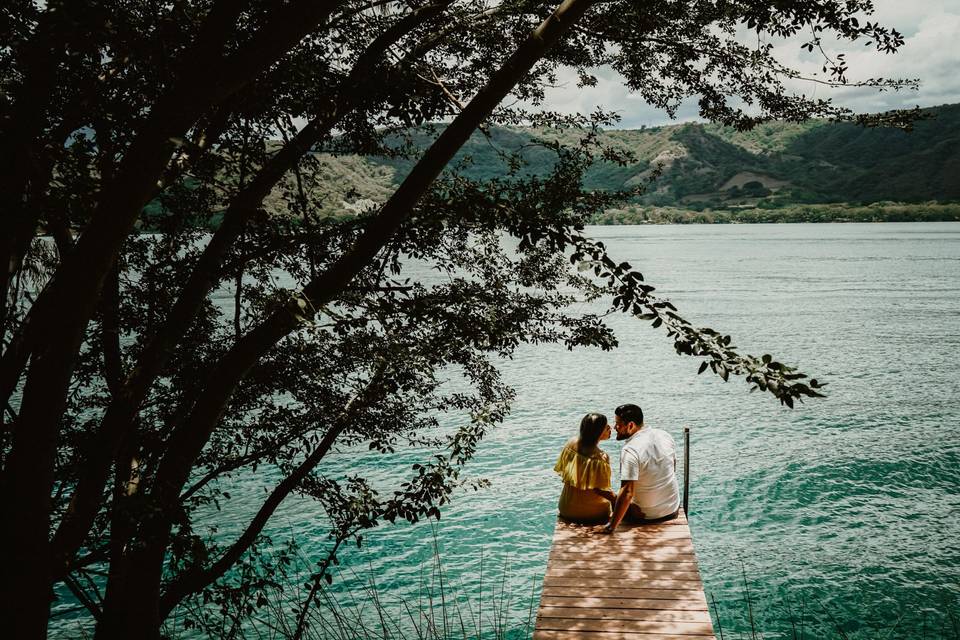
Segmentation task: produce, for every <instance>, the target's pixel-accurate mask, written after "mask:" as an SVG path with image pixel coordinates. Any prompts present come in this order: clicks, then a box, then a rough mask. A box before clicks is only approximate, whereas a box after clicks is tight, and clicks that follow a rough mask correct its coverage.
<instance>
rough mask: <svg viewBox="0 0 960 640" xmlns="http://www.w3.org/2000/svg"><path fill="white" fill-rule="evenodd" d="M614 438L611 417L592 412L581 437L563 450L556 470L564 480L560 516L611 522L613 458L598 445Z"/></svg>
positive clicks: (581, 520) (584, 520)
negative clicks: (611, 429) (611, 461)
mask: <svg viewBox="0 0 960 640" xmlns="http://www.w3.org/2000/svg"><path fill="white" fill-rule="evenodd" d="M609 437H610V425H609V424H608V423H607V417H606V416H605V415H603V414H601V413H588V414H587V415H585V416H584V417H583V420H581V421H580V437H579V438H572V439H570V441H569V442H567V444H566V445H564V447H563V451H561V452H560V457H559V458H558V459H557V464H556V466H554V467H553V470H554V471H556V472H557V473H558V474H560V478H561V479H563V491H562V492H561V493H560V504H559V505H558V506H559V509H560V517H561V518H564V519H565V520H571V521H573V522H582V523H585V524H594V523H600V522H606V521H608V520H609V519H610V507H611V504H610V498H611V497H612V496H614V495H615V494H614V493H613V492H612V491H611V490H610V456H608V455H607V454H606V453H605V452H603V451H602V450H601V449H600V447H598V446H597V444H598V443H599V442H600V441H601V440H606V439H607V438H609Z"/></svg>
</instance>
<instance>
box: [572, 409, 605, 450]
mask: <svg viewBox="0 0 960 640" xmlns="http://www.w3.org/2000/svg"><path fill="white" fill-rule="evenodd" d="M606 426H607V416H605V415H603V414H602V413H588V414H587V415H585V416H583V420H581V421H580V438H579V440H577V450H578V451H580V453H583V454H586V453H589V452H591V451H593V449H594V447H596V446H597V443H598V442H600V434H602V433H603V429H604V428H605V427H606Z"/></svg>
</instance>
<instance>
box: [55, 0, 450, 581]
mask: <svg viewBox="0 0 960 640" xmlns="http://www.w3.org/2000/svg"><path fill="white" fill-rule="evenodd" d="M447 4H449V0H444V1H443V2H440V3H439V4H437V5H431V6H429V7H425V8H424V9H420V10H418V11H415V12H413V13H411V14H410V15H409V16H407V17H405V18H404V19H403V20H400V21H398V22H397V24H396V25H395V26H394V27H392V28H391V29H388V30H387V31H385V32H384V33H383V34H381V35H380V36H379V37H378V38H376V39H375V40H374V41H373V42H372V43H371V44H370V46H369V47H368V48H367V49H366V51H364V53H363V55H362V56H361V57H360V58H359V59H358V61H357V64H356V65H355V66H354V68H353V69H352V70H351V73H350V74H349V75H348V77H347V78H346V79H345V80H344V82H343V83H342V86H341V87H340V88H339V89H337V90H335V92H334V99H333V100H332V104H331V106H330V107H328V108H326V109H324V111H323V112H322V113H321V114H320V115H318V116H317V117H316V118H314V119H313V120H311V121H310V122H309V123H308V124H307V126H305V127H304V128H303V129H301V130H300V131H299V132H298V133H297V135H296V136H294V137H293V138H292V139H291V140H290V141H289V142H288V143H287V144H285V145H284V146H283V148H281V149H280V151H279V152H278V153H276V154H275V155H274V156H273V157H271V158H270V160H269V161H268V162H267V163H266V164H265V165H264V166H263V167H262V168H261V169H260V171H259V172H258V173H257V175H256V176H254V178H253V179H252V180H251V181H250V183H249V184H248V185H247V187H246V188H244V189H243V190H242V191H241V192H240V193H239V194H237V196H235V197H234V199H233V201H232V202H231V204H230V207H229V208H228V210H227V211H226V212H225V214H224V218H223V223H222V224H221V225H220V227H219V228H218V229H217V231H216V232H215V233H214V235H213V237H212V238H211V239H210V242H209V243H208V244H207V246H206V247H205V248H204V251H203V253H202V254H201V256H200V258H199V260H198V262H197V265H196V266H195V267H194V269H193V271H192V273H191V275H190V278H189V279H188V281H187V283H186V284H185V285H184V287H183V289H182V291H181V293H180V295H179V297H178V298H177V301H176V303H175V304H174V306H173V308H172V309H171V311H170V313H169V314H168V316H167V318H166V320H165V321H164V323H163V325H162V326H161V328H160V329H159V330H158V331H157V333H156V334H155V335H154V337H153V338H152V339H151V340H150V342H149V343H148V344H147V346H146V347H145V348H144V350H143V351H142V353H141V354H140V357H139V358H138V361H137V364H136V366H135V367H134V368H133V371H132V373H131V375H130V377H129V378H128V379H127V381H126V383H125V384H124V385H123V387H122V388H121V389H120V391H119V392H118V393H116V394H114V398H113V400H112V401H111V404H110V406H109V407H108V409H107V412H106V414H105V416H104V418H103V421H102V422H101V424H100V428H99V430H98V431H97V435H96V438H95V440H94V445H93V446H91V447H90V448H89V451H88V454H87V457H86V464H85V465H84V469H83V472H82V475H81V478H80V480H79V481H78V484H77V487H76V489H75V491H74V495H73V498H72V500H71V504H70V508H69V509H68V511H67V513H66V515H65V516H64V519H63V521H62V522H61V524H60V526H59V527H58V529H57V533H56V536H55V538H54V549H53V552H54V556H55V569H56V571H58V572H61V573H62V572H63V571H67V570H68V567H69V562H70V560H71V559H72V558H73V556H74V554H75V553H76V552H77V550H78V549H79V547H80V545H81V544H82V542H83V538H84V536H85V535H86V533H87V531H89V529H90V526H91V525H92V524H93V520H94V518H95V517H96V514H97V511H98V509H99V506H100V500H101V496H102V492H103V487H104V485H105V483H106V481H107V477H108V475H109V469H110V460H111V459H112V457H113V456H114V455H115V452H116V450H117V448H118V447H119V446H120V443H121V441H122V439H123V437H124V435H125V434H126V433H127V431H128V430H129V426H130V425H131V424H132V422H133V420H134V419H135V417H136V413H137V411H138V410H139V407H140V404H141V403H142V402H143V400H144V398H145V397H146V395H147V392H148V391H149V388H150V385H152V384H153V381H154V380H155V379H156V377H157V376H158V375H159V373H160V371H161V370H162V369H163V367H164V366H165V365H166V363H167V361H168V360H169V358H170V356H171V354H172V353H173V349H174V347H175V346H176V344H177V343H178V342H179V341H180V339H181V338H182V337H183V334H184V333H185V332H186V330H187V329H188V328H189V327H190V323H191V322H192V320H193V318H194V317H195V316H196V314H197V312H198V310H199V309H200V307H201V306H202V304H203V300H204V298H205V297H206V295H207V294H208V293H209V291H210V290H211V289H212V288H213V286H214V285H215V284H216V282H217V279H218V278H219V276H220V270H221V266H222V262H223V259H224V257H225V256H226V255H227V253H228V252H229V250H230V248H231V247H232V246H233V244H234V242H235V241H236V239H237V238H238V237H239V236H240V234H242V233H243V230H244V228H245V227H246V223H247V221H248V220H249V219H250V218H251V217H252V216H253V215H254V214H255V213H256V211H257V210H258V209H259V207H260V206H261V204H262V202H263V199H264V198H265V197H266V196H267V195H268V194H269V193H270V190H271V189H272V188H273V186H274V185H275V184H276V183H277V182H278V181H279V180H280V179H281V178H282V177H283V176H284V174H285V173H286V172H287V171H289V170H290V169H291V168H292V167H293V166H295V165H296V163H297V162H298V161H299V159H300V158H301V157H303V155H304V154H305V153H307V152H308V151H309V150H310V149H311V148H312V147H313V146H314V145H315V144H316V143H317V142H318V141H319V140H321V139H322V138H323V136H324V135H326V134H328V133H329V132H330V131H331V130H332V129H333V128H334V127H335V126H336V125H337V123H338V122H339V120H340V119H341V118H342V117H343V116H344V115H345V114H346V113H348V112H350V111H352V110H353V109H354V108H356V106H357V104H358V102H359V101H361V100H362V99H363V97H364V95H365V94H364V89H365V87H364V85H363V78H364V76H366V75H368V74H369V73H370V72H371V71H372V70H373V69H374V67H375V66H376V65H378V64H379V63H380V62H382V60H383V59H384V54H385V53H386V51H387V50H388V48H389V47H391V46H392V45H394V44H395V43H396V42H398V41H399V40H400V39H401V38H402V37H403V36H404V35H406V34H407V33H409V32H410V31H411V30H413V29H414V28H415V27H417V26H419V25H421V24H423V23H424V22H426V21H428V20H430V19H432V18H434V17H435V16H436V15H438V14H439V13H440V11H441V10H442V8H443V7H445V6H446V5H447ZM56 575H58V574H55V576H54V577H55V578H56Z"/></svg>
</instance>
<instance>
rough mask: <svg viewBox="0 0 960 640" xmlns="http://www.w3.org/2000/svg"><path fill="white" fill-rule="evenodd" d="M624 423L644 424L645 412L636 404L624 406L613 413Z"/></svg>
mask: <svg viewBox="0 0 960 640" xmlns="http://www.w3.org/2000/svg"><path fill="white" fill-rule="evenodd" d="M613 412H614V413H615V414H616V415H617V417H618V418H620V420H622V421H623V422H624V423H628V422H636V423H637V424H638V425H641V424H643V410H642V409H641V408H640V407H638V406H637V405H635V404H622V405H620V406H619V407H617V408H616V409H614V411H613Z"/></svg>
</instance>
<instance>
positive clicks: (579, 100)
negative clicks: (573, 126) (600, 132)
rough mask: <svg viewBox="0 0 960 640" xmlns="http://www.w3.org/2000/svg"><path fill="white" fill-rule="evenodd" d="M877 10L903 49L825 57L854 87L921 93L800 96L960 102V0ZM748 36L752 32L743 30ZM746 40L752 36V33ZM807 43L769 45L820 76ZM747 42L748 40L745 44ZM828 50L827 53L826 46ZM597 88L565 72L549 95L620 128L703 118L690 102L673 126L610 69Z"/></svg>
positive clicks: (875, 103) (849, 103)
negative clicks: (888, 86)
mask: <svg viewBox="0 0 960 640" xmlns="http://www.w3.org/2000/svg"><path fill="white" fill-rule="evenodd" d="M874 4H875V7H876V11H875V12H874V14H873V15H872V16H871V17H869V18H868V19H869V20H870V21H872V22H879V23H880V24H882V25H885V26H887V27H890V28H894V29H897V30H898V31H899V32H900V33H901V34H903V36H904V39H905V40H906V43H905V44H904V46H903V47H901V49H900V50H899V51H898V52H897V53H895V54H892V55H888V54H883V53H880V52H878V51H876V50H875V49H874V48H872V47H865V46H863V44H862V41H861V42H859V43H855V44H850V43H846V42H843V43H841V42H838V41H835V40H833V39H832V38H829V39H828V38H824V45H825V46H824V48H825V49H827V51H828V53H831V54H834V53H840V52H846V54H847V62H848V67H849V69H850V70H849V72H848V74H847V77H848V79H849V80H850V81H856V80H857V79H867V78H876V77H886V78H918V79H919V80H920V88H919V90H917V91H913V90H903V91H900V92H892V91H885V92H877V91H876V90H875V89H853V88H843V89H836V88H834V89H831V88H829V87H826V86H824V85H821V84H816V83H812V82H797V83H796V84H795V85H793V86H792V88H793V89H794V90H795V91H796V92H797V93H804V94H806V95H813V96H815V97H817V98H832V99H833V100H834V102H835V103H837V104H840V105H843V106H846V107H849V108H851V109H853V110H855V111H858V112H871V113H872V112H878V111H886V110H889V109H894V108H910V107H914V106H917V105H919V106H920V107H931V106H936V105H941V104H950V103H958V102H960V0H913V1H909V0H875V2H874ZM745 35H747V33H746V32H745ZM747 37H751V38H755V37H756V36H755V35H754V34H753V32H749V35H747ZM806 39H807V38H805V37H801V38H795V39H791V40H777V41H771V42H773V44H774V45H775V47H776V52H777V57H778V59H779V60H780V61H781V62H783V63H785V64H787V65H788V66H792V67H793V68H795V69H798V70H800V71H803V72H805V73H808V74H809V73H814V72H820V70H821V69H820V67H821V66H822V64H823V61H822V60H823V59H822V58H821V57H817V56H819V54H817V56H814V55H812V54H809V53H807V52H806V51H803V50H801V49H800V44H801V42H803V41H804V40H806ZM748 41H749V40H748ZM827 45H829V48H828V46H827ZM594 75H596V77H597V79H598V83H597V86H596V87H588V88H583V89H578V88H577V86H576V79H575V76H574V74H573V73H572V72H571V73H569V74H564V76H561V78H560V83H559V84H558V86H557V87H556V88H552V89H549V90H548V93H547V106H548V107H549V108H550V109H551V110H554V111H559V112H561V113H577V112H579V113H590V112H592V111H593V110H594V109H595V108H596V107H597V106H598V105H602V106H603V107H605V108H606V109H607V110H615V111H617V112H618V113H619V114H620V117H621V122H620V124H619V127H620V128H626V129H634V128H639V127H640V126H642V125H646V126H658V125H663V124H669V123H671V122H687V121H694V120H698V119H699V118H698V116H697V105H696V101H695V100H693V101H689V102H688V103H685V104H684V105H683V106H682V107H681V108H680V110H679V111H678V113H677V119H676V120H670V118H669V117H668V116H667V114H666V113H664V112H663V111H661V110H659V109H656V108H654V107H651V106H649V105H647V104H646V103H645V102H644V101H643V99H642V98H641V97H640V96H638V95H636V94H631V93H629V92H628V91H627V90H626V89H625V88H624V86H623V83H622V82H621V81H620V79H619V76H618V75H617V74H616V72H614V71H613V70H611V69H599V70H595V71H594Z"/></svg>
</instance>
